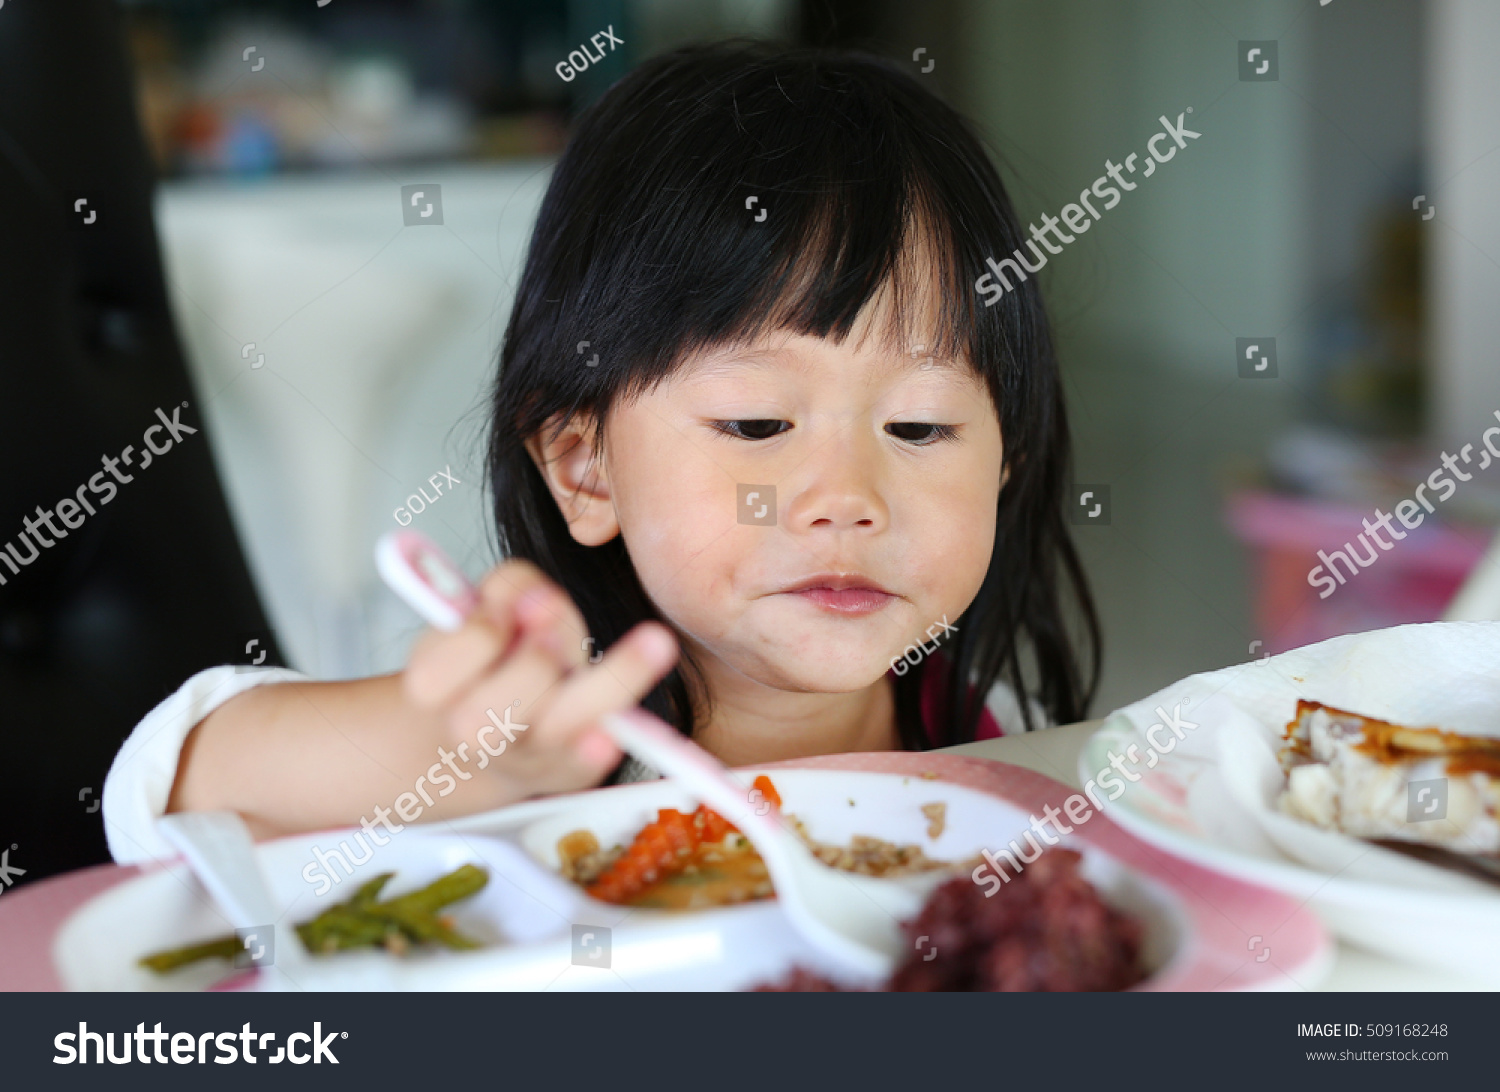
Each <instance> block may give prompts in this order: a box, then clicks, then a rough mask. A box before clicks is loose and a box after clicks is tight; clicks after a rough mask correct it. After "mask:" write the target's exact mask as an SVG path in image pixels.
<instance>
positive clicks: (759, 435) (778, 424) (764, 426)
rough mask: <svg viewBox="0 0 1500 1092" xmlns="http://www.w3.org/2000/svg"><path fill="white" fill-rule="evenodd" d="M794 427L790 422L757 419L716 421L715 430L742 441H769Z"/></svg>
mask: <svg viewBox="0 0 1500 1092" xmlns="http://www.w3.org/2000/svg"><path fill="white" fill-rule="evenodd" d="M791 427H792V423H791V422H790V421H774V420H770V419H756V420H751V421H715V422H714V428H716V429H718V430H719V431H720V432H722V433H724V435H726V436H735V437H738V438H739V439H741V440H769V439H770V438H771V437H772V436H777V435H779V434H781V433H783V432H785V431H786V430H787V429H789V428H791Z"/></svg>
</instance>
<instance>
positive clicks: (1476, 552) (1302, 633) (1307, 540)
mask: <svg viewBox="0 0 1500 1092" xmlns="http://www.w3.org/2000/svg"><path fill="white" fill-rule="evenodd" d="M1226 515H1227V519H1228V523H1229V527H1230V529H1231V530H1232V531H1233V532H1234V533H1235V535H1236V536H1237V537H1238V538H1239V540H1240V541H1241V542H1243V543H1245V545H1247V546H1248V547H1250V549H1251V551H1252V554H1253V563H1254V567H1255V624H1256V631H1257V632H1258V633H1259V634H1260V635H1261V636H1262V638H1263V640H1264V641H1265V650H1266V651H1268V652H1273V653H1274V652H1284V651H1286V650H1287V649H1289V648H1298V647H1300V646H1302V645H1307V644H1312V643H1313V642H1315V641H1322V640H1325V639H1327V638H1329V637H1337V636H1340V635H1342V634H1345V633H1360V632H1363V631H1365V630H1371V629H1382V628H1384V627H1386V626H1396V625H1402V624H1403V623H1406V622H1434V621H1437V620H1438V619H1439V618H1441V617H1442V614H1443V611H1444V609H1446V607H1447V606H1448V603H1449V602H1450V601H1451V600H1452V599H1453V597H1454V596H1455V595H1456V594H1457V593H1458V589H1459V588H1460V587H1461V586H1462V585H1463V582H1464V579H1465V578H1466V577H1467V576H1468V575H1469V572H1470V571H1471V570H1472V569H1473V568H1474V566H1475V565H1476V564H1478V562H1479V559H1480V557H1481V556H1482V555H1483V554H1484V551H1485V549H1486V547H1487V546H1488V545H1489V542H1490V538H1491V536H1492V534H1493V532H1492V531H1491V530H1488V529H1482V528H1474V527H1456V526H1453V525H1451V524H1443V523H1439V522H1437V521H1436V520H1435V519H1434V518H1433V517H1432V516H1428V517H1427V522H1425V523H1423V524H1422V525H1421V526H1420V527H1418V528H1417V529H1416V530H1414V531H1407V533H1406V538H1404V539H1401V540H1398V541H1396V542H1394V543H1393V546H1394V548H1393V549H1391V550H1389V551H1385V550H1380V549H1378V548H1376V552H1377V554H1378V556H1377V558H1376V559H1375V563H1374V564H1373V565H1371V566H1370V567H1369V568H1366V569H1361V570H1360V572H1359V574H1358V575H1357V576H1350V575H1349V574H1348V570H1347V569H1346V568H1344V567H1342V566H1341V567H1340V570H1339V571H1340V572H1341V573H1342V574H1343V575H1344V577H1345V580H1344V583H1343V584H1341V585H1339V587H1338V589H1337V590H1336V591H1334V592H1333V593H1331V594H1330V595H1329V596H1328V598H1326V599H1320V598H1319V593H1320V592H1323V591H1326V590H1327V584H1326V583H1323V584H1318V585H1313V584H1309V583H1308V580H1307V574H1308V573H1309V572H1310V571H1312V570H1313V569H1314V568H1316V567H1317V566H1319V565H1321V564H1322V561H1321V560H1320V559H1319V558H1318V551H1319V550H1322V551H1324V552H1325V553H1328V554H1331V553H1332V552H1333V551H1334V550H1343V551H1344V552H1345V553H1348V552H1349V544H1350V543H1353V544H1354V549H1355V550H1356V551H1357V552H1358V553H1359V554H1360V555H1361V556H1364V557H1368V556H1369V552H1368V550H1366V549H1364V548H1363V547H1362V545H1361V544H1360V543H1359V541H1358V539H1359V536H1360V535H1362V534H1365V528H1364V525H1363V523H1362V521H1363V520H1365V519H1370V518H1372V517H1373V515H1374V509H1373V508H1363V509H1361V508H1354V507H1350V506H1348V505H1342V504H1334V503H1331V502H1328V501H1319V500H1310V499H1306V498H1300V497H1285V496H1279V495H1277V494H1273V493H1260V492H1242V493H1234V494H1231V495H1230V497H1229V499H1228V502H1227V512H1226ZM1396 526H1397V527H1400V526H1401V525H1400V524H1399V523H1398V524H1396ZM1402 529H1403V530H1404V528H1402ZM1365 537H1366V541H1370V538H1369V536H1368V535H1366V536H1365ZM1384 537H1385V538H1386V540H1387V541H1390V540H1391V539H1392V538H1393V537H1394V536H1391V535H1389V534H1386V535H1385V536H1384Z"/></svg>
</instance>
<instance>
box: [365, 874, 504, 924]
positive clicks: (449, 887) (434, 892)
mask: <svg viewBox="0 0 1500 1092" xmlns="http://www.w3.org/2000/svg"><path fill="white" fill-rule="evenodd" d="M489 881H490V874H489V873H488V872H486V871H485V870H484V869H482V868H476V867H474V866H473V865H471V864H466V865H462V866H460V867H458V868H456V869H454V870H453V871H452V872H450V873H448V874H447V875H446V876H441V877H439V878H438V879H436V880H434V881H433V882H432V883H430V884H428V885H427V886H426V887H423V888H421V889H419V890H417V891H412V892H409V893H408V894H405V895H399V896H397V897H396V898H394V899H391V900H389V901H388V902H383V903H380V904H379V905H381V906H395V907H400V908H401V909H402V910H407V909H411V910H423V911H426V912H427V913H429V914H431V913H435V912H436V911H438V910H441V909H442V908H443V907H445V906H447V905H448V904H449V903H450V902H457V901H458V900H459V899H466V898H468V897H469V896H470V895H473V894H477V893H478V892H479V891H481V890H483V889H484V885H485V884H487V883H489Z"/></svg>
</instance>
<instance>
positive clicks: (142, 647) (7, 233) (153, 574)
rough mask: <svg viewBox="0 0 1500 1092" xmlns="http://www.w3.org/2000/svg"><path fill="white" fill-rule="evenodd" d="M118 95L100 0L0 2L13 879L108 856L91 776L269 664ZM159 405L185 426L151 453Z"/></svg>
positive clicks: (1, 601) (5, 749) (0, 383)
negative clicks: (198, 690)
mask: <svg viewBox="0 0 1500 1092" xmlns="http://www.w3.org/2000/svg"><path fill="white" fill-rule="evenodd" d="M134 102H135V96H134V88H133V86H132V79H131V73H130V66H129V61H128V59H127V57H126V52H125V46H124V39H123V34H122V17H121V15H120V12H119V10H118V8H117V5H116V3H115V2H114V0H15V2H12V3H8V4H5V5H4V7H3V8H0V466H3V468H4V473H3V475H0V550H7V551H8V553H9V556H10V558H11V561H9V562H0V580H3V581H4V583H3V584H0V851H8V864H9V866H10V867H11V868H21V869H25V875H24V876H22V877H21V878H20V880H19V881H18V882H23V883H24V882H31V881H34V880H37V879H40V878H42V877H44V876H46V875H49V874H51V873H56V872H60V871H63V870H66V869H72V868H78V867H80V866H83V865H89V864H94V863H97V862H100V861H105V860H108V854H107V852H106V850H105V841H104V830H103V823H102V816H101V811H100V808H99V793H100V790H101V787H102V786H103V783H104V775H105V773H106V771H107V770H108V769H109V764H110V761H111V760H112V759H113V757H114V754H115V752H116V750H117V749H118V748H119V746H120V743H121V741H122V740H123V739H124V738H125V737H126V736H127V735H128V734H129V733H130V730H131V729H132V727H134V725H135V724H136V722H137V721H138V720H139V719H140V718H141V717H142V716H143V715H145V714H146V713H147V712H148V711H149V710H150V709H151V707H152V706H153V705H155V704H156V703H157V702H159V701H160V700H161V699H162V698H163V697H164V696H165V695H166V694H168V693H170V692H171V691H172V690H174V689H175V688H176V687H177V686H178V685H180V684H181V683H182V682H183V680H184V679H186V678H187V677H188V676H189V675H191V674H193V673H194V672H195V671H198V670H200V669H202V668H204V667H208V666H211V665H213V664H219V663H230V662H246V654H245V646H246V644H247V642H248V641H250V640H251V639H258V640H260V642H261V644H260V645H257V646H255V649H256V651H257V653H258V652H259V651H260V650H261V649H264V650H266V651H267V653H268V655H267V657H266V661H265V662H267V663H278V662H280V656H279V653H278V651H277V648H276V644H275V641H274V639H273V637H272V635H271V633H270V628H269V625H268V624H267V621H266V616H265V614H264V612H263V610H262V608H261V604H260V602H259V600H258V598H257V595H256V592H255V588H254V586H253V585H252V583H251V580H250V575H249V571H248V569H247V568H246V564H245V558H244V555H243V553H242V552H241V550H240V545H239V542H238V540H237V539H236V537H235V530H234V526H233V524H232V523H231V521H230V517H229V510H228V507H227V505H226V503H225V499H224V494H223V491H222V489H221V488H220V483H219V479H218V476H217V475H216V473H215V470H214V464H213V460H212V457H211V453H210V450H209V442H208V436H207V435H206V429H205V427H204V415H203V413H202V412H201V409H202V406H201V399H203V398H204V397H206V396H207V394H208V392H204V391H198V390H195V389H194V387H193V384H192V382H191V381H190V379H189V377H188V372H187V369H186V368H185V366H184V363H183V357H182V349H181V347H180V345H179V344H178V340H177V335H176V333H175V331H174V329H173V324H172V316H171V314H170V312H169V311H168V307H167V297H166V292H165V286H164V284H163V280H162V266H161V258H160V254H159V252H158V247H157V238H156V229H155V225H154V223H153V221H152V191H153V188H154V184H155V179H154V171H153V167H152V164H151V162H150V160H149V158H148V154H147V151H146V147H145V144H144V141H143V139H142V135H141V129H140V125H139V123H138V120H137V118H136V115H135V107H134ZM158 411H161V414H162V415H163V416H165V417H166V418H167V419H169V420H170V419H171V418H172V417H173V416H174V415H176V416H177V419H178V420H179V421H180V422H181V423H182V424H183V425H186V426H189V427H191V428H195V429H197V432H196V433H195V434H188V433H186V431H185V430H184V431H183V432H182V433H181V434H180V439H179V440H178V441H177V442H175V443H173V444H172V445H171V447H170V449H165V444H166V442H167V440H168V439H169V436H170V433H169V432H168V430H166V429H165V428H163V429H161V430H158V431H156V432H154V433H152V434H151V435H150V436H149V438H148V437H147V435H146V434H147V430H149V429H150V428H151V426H153V425H159V424H161V420H160V418H159V417H158ZM148 440H149V442H150V443H151V444H152V445H153V446H154V447H155V448H157V449H159V450H160V451H161V453H159V454H154V455H152V457H151V462H150V465H149V466H147V465H145V461H146V448H145V445H146V444H147V442H148ZM127 447H130V448H133V450H132V452H131V453H130V454H129V457H128V460H127V461H122V462H120V463H118V464H117V465H116V468H115V469H116V471H117V472H118V474H119V475H120V479H123V478H125V477H129V478H130V479H131V480H129V481H124V480H117V479H115V478H113V477H112V476H111V474H110V473H109V471H108V469H107V466H106V464H105V463H104V462H103V460H104V459H105V458H106V457H108V458H110V459H119V458H121V456H122V453H123V452H124V451H125V449H126V448H127ZM101 472H102V473H103V478H102V479H101V478H100V477H98V476H99V475H100V474H101ZM91 481H92V483H93V487H91V485H90V483H91ZM106 482H107V483H108V484H112V485H114V486H115V488H116V493H115V494H114V495H113V496H111V497H110V498H109V500H108V503H104V498H105V496H106V495H107V492H108V491H107V489H106ZM84 501H87V502H89V505H87V506H86V505H84V504H83V503H82V502H84ZM59 502H66V503H62V504H60V503H59ZM90 506H91V507H92V509H93V512H92V514H90V513H89V512H87V511H85V508H86V507H90ZM39 508H40V509H41V511H42V512H44V513H47V514H48V517H49V519H50V526H51V527H55V528H57V530H56V531H55V532H54V531H53V530H51V529H50V527H49V525H48V523H47V522H46V521H44V520H42V519H41V518H40V513H39V512H38V509H39ZM27 520H29V521H30V524H31V526H32V527H35V528H36V534H31V533H29V532H28V525H27V523H26V522H25V521H27ZM74 524H76V526H75V525H74ZM44 542H50V543H51V544H50V545H44ZM33 549H34V550H35V551H36V556H35V557H34V558H33V557H31V551H32V550H33ZM13 566H14V568H15V569H16V570H17V571H12V567H13ZM11 875H13V874H11ZM0 883H3V878H0Z"/></svg>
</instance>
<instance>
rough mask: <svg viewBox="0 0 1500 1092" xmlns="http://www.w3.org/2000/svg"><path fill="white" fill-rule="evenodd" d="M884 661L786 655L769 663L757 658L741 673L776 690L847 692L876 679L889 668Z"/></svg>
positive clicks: (862, 687)
mask: <svg viewBox="0 0 1500 1092" xmlns="http://www.w3.org/2000/svg"><path fill="white" fill-rule="evenodd" d="M889 668H890V664H888V663H886V662H885V661H877V662H873V663H865V662H860V663H850V662H849V660H848V659H847V658H846V657H840V658H839V659H833V658H829V659H828V660H827V661H822V660H820V658H818V657H808V656H787V657H785V658H779V657H778V658H777V659H775V660H772V661H770V662H767V661H766V660H761V661H760V662H759V663H757V664H755V665H753V667H751V668H750V669H749V670H747V671H746V672H745V674H747V675H749V676H750V677H751V678H753V679H755V680H756V681H757V682H760V683H761V684H762V685H765V686H770V687H773V688H775V689H777V690H789V691H793V692H796V693H809V694H850V693H853V692H854V691H856V690H864V689H866V688H867V687H869V686H872V685H874V684H875V683H877V682H879V681H880V678H881V676H882V675H884V674H885V673H886V672H887V670H889Z"/></svg>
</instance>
